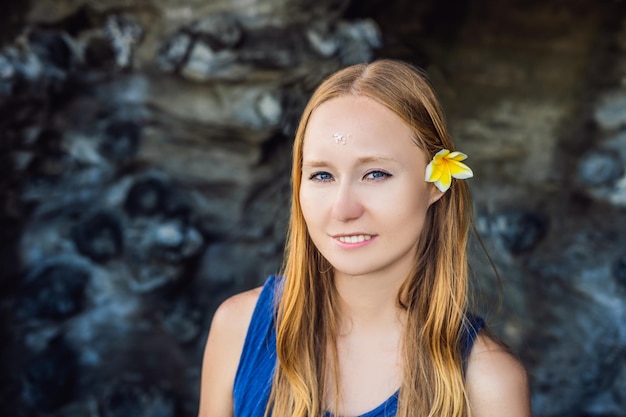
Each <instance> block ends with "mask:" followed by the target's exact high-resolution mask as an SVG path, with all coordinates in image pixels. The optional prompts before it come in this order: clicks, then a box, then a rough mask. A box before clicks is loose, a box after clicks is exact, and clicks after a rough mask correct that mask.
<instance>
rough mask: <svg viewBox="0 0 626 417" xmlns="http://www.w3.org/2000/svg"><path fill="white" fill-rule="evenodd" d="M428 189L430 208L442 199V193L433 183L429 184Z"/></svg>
mask: <svg viewBox="0 0 626 417" xmlns="http://www.w3.org/2000/svg"><path fill="white" fill-rule="evenodd" d="M428 187H429V190H428V193H429V196H428V206H429V207H430V206H431V205H432V204H434V203H436V202H437V201H439V199H440V198H441V197H443V192H442V191H441V190H439V188H437V187H436V186H435V184H433V183H429V184H428Z"/></svg>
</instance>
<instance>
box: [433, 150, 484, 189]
mask: <svg viewBox="0 0 626 417" xmlns="http://www.w3.org/2000/svg"><path fill="white" fill-rule="evenodd" d="M466 158H467V155H465V154H464V153H461V152H450V151H449V150H447V149H442V150H440V151H439V152H437V153H436V154H435V156H433V160H432V161H430V163H429V164H428V166H427V167H426V181H427V182H434V183H435V186H436V187H437V188H439V190H440V191H441V192H442V193H445V192H446V191H447V190H448V188H450V185H451V184H452V177H454V178H458V179H460V180H464V179H466V178H472V177H473V176H474V173H473V172H472V170H471V169H470V168H469V167H468V166H467V165H465V164H464V163H462V162H461V161H463V160H464V159H466Z"/></svg>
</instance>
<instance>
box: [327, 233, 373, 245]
mask: <svg viewBox="0 0 626 417" xmlns="http://www.w3.org/2000/svg"><path fill="white" fill-rule="evenodd" d="M372 237H373V236H372V235H365V234H358V235H339V236H334V238H335V239H337V240H338V241H340V242H341V243H363V242H366V241H368V240H370V239H371V238H372Z"/></svg>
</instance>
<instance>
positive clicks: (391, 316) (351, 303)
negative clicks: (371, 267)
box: [335, 272, 405, 333]
mask: <svg viewBox="0 0 626 417" xmlns="http://www.w3.org/2000/svg"><path fill="white" fill-rule="evenodd" d="M404 279H405V277H400V278H395V279H390V278H389V277H388V276H378V275H377V274H368V275H363V276H351V275H345V274H342V273H340V272H335V287H336V288H337V293H338V295H339V302H340V306H339V307H340V312H341V316H342V319H341V323H342V324H341V327H342V331H341V333H345V332H349V331H351V330H352V329H354V328H355V327H359V328H364V327H369V328H374V327H385V326H390V325H397V324H399V323H400V321H401V317H402V316H403V314H402V311H401V310H400V309H399V308H398V305H397V296H398V291H399V289H400V286H401V285H402V282H404Z"/></svg>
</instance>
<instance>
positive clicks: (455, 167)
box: [447, 160, 474, 180]
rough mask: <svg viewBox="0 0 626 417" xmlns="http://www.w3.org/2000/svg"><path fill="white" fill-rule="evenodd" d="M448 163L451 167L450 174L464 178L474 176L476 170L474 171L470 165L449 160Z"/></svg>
mask: <svg viewBox="0 0 626 417" xmlns="http://www.w3.org/2000/svg"><path fill="white" fill-rule="evenodd" d="M447 164H448V167H449V169H450V175H451V176H453V177H454V178H458V179H460V180H464V179H467V178H472V177H473V176H474V172H472V170H471V169H470V167H468V166H467V165H465V164H464V163H463V162H458V161H455V160H448V161H447Z"/></svg>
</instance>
